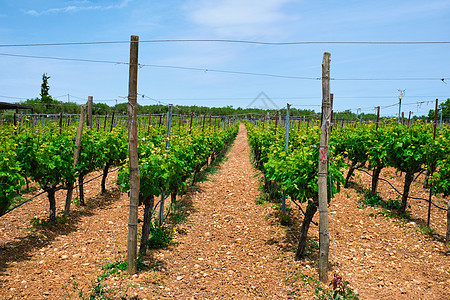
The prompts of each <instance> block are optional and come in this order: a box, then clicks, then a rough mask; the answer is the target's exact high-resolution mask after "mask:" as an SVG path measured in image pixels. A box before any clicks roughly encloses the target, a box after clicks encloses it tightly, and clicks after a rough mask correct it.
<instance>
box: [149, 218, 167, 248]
mask: <svg viewBox="0 0 450 300" xmlns="http://www.w3.org/2000/svg"><path fill="white" fill-rule="evenodd" d="M171 240H172V232H171V231H170V230H169V229H168V228H167V227H165V226H158V225H157V224H156V220H155V223H154V224H153V225H152V227H151V228H150V238H149V239H148V247H149V249H161V248H164V247H167V246H168V245H169V243H170V241H171Z"/></svg>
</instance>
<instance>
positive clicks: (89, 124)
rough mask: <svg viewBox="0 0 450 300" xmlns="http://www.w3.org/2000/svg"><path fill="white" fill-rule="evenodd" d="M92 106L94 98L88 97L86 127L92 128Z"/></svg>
mask: <svg viewBox="0 0 450 300" xmlns="http://www.w3.org/2000/svg"><path fill="white" fill-rule="evenodd" d="M93 104H94V97H92V96H88V103H87V119H86V122H87V124H86V125H87V127H88V128H92V106H93Z"/></svg>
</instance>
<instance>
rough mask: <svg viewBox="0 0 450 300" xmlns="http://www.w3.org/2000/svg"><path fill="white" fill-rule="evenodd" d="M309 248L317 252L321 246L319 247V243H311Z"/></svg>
mask: <svg viewBox="0 0 450 300" xmlns="http://www.w3.org/2000/svg"><path fill="white" fill-rule="evenodd" d="M309 247H310V248H311V249H316V250H318V249H319V248H320V246H319V241H311V242H310V243H309Z"/></svg>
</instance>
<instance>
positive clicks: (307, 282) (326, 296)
mask: <svg viewBox="0 0 450 300" xmlns="http://www.w3.org/2000/svg"><path fill="white" fill-rule="evenodd" d="M299 277H300V279H301V280H302V281H303V285H304V286H310V287H312V288H314V293H315V299H323V300H334V299H343V300H344V299H349V300H357V299H360V297H359V295H358V294H356V293H355V292H354V291H353V289H352V288H350V287H349V286H348V282H347V281H345V280H343V278H342V277H341V276H339V275H338V274H336V273H335V274H334V277H333V279H332V280H331V282H330V284H329V286H324V285H322V284H321V282H320V281H319V280H317V279H314V278H313V277H312V276H311V275H303V274H301V275H299ZM291 295H292V296H297V297H300V296H299V295H296V294H295V293H291Z"/></svg>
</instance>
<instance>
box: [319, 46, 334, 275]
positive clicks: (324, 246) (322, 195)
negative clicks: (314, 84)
mask: <svg viewBox="0 0 450 300" xmlns="http://www.w3.org/2000/svg"><path fill="white" fill-rule="evenodd" d="M330 56H331V54H330V53H328V52H325V53H324V54H323V62H322V112H323V114H322V126H321V134H320V147H319V174H318V175H319V180H318V185H319V247H320V249H319V279H320V281H322V282H327V281H328V250H329V247H330V236H329V233H328V194H327V192H328V191H327V173H328V169H327V162H328V158H327V156H328V126H329V121H330V120H329V118H330V114H331V103H330Z"/></svg>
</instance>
